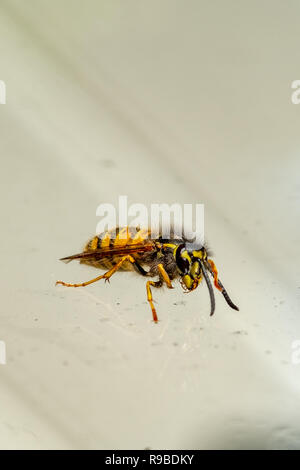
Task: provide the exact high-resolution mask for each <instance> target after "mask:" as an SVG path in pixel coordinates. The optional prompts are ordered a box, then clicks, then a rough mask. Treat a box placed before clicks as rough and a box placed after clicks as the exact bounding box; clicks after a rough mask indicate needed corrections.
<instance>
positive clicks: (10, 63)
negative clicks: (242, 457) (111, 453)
mask: <svg viewBox="0 0 300 470" xmlns="http://www.w3.org/2000/svg"><path fill="white" fill-rule="evenodd" d="M299 15H300V5H299V1H291V0H288V1H287V2H282V1H274V0H272V1H261V0H260V1H250V0H248V1H244V2H237V1H227V2H224V1H222V0H220V1H212V2H206V1H199V0H198V1H196V0H188V1H183V0H181V1H179V0H152V1H145V0H123V1H121V0H111V1H99V0H87V1H85V2H82V1H79V0H63V1H61V0H59V1H58V0H52V1H50V0H26V2H25V1H24V0H19V1H17V0H1V3H0V79H1V80H4V81H5V83H6V86H7V103H6V104H5V105H0V133H1V134H0V142H1V265H2V276H1V307H0V312H1V317H0V325H1V328H0V340H2V341H5V343H6V350H7V364H6V365H0V380H1V388H0V447H1V448H2V449H8V448H12V449H14V448H33V449H40V448H42V449H45V448H52V449H53V448H70V449H79V448H84V449H91V448H104V449H105V448H106V449H107V448H119V449H125V448H138V449H143V448H145V447H150V448H160V449H166V448H172V449H187V448H190V449H195V448H200V449H203V448H204V449H207V448H263V449H270V448H294V449H295V448H300V397H299V392H300V365H293V364H292V363H291V355H292V351H293V350H292V342H293V341H294V340H297V339H300V313H299V292H300V291H299V287H300V281H299V275H300V272H299V195H300V182H299V169H300V164H299V148H300V132H299V124H300V105H294V104H292V102H291V94H292V89H291V83H292V81H293V80H296V79H300V76H299V75H300V72H299V40H300V31H299ZM119 194H125V195H128V197H129V202H142V203H146V204H149V203H151V202H170V203H171V202H180V203H187V202H192V203H196V202H201V203H204V204H205V222H206V236H207V238H208V240H209V242H210V245H211V247H212V248H213V251H214V254H215V261H216V263H217V266H218V267H219V270H220V277H221V279H222V280H223V282H224V284H225V285H226V287H227V289H228V291H229V293H230V295H231V297H232V299H233V300H234V301H235V302H236V303H237V304H238V305H239V306H240V312H235V311H233V310H231V309H230V308H229V307H228V306H227V304H226V303H225V301H224V300H223V298H222V296H221V295H220V294H219V293H216V297H217V310H216V314H215V316H214V317H212V318H209V315H208V314H209V299H208V293H207V290H206V288H204V287H203V286H202V287H199V289H198V290H197V291H194V292H193V293H191V294H190V295H183V293H182V291H181V288H180V286H179V285H178V286H177V288H176V290H173V291H168V290H166V291H165V292H157V291H155V292H154V295H155V299H156V300H157V304H156V306H157V310H158V314H159V318H160V320H161V322H160V323H159V324H158V325H154V324H153V322H151V313H150V309H149V306H148V305H147V302H146V297H145V280H144V279H142V278H141V279H140V278H138V277H134V276H133V275H128V276H126V275H123V274H120V275H119V276H116V277H115V278H114V279H113V280H112V281H111V284H110V286H108V285H106V286H104V284H102V285H101V283H97V284H94V285H92V286H90V287H88V288H85V289H77V290H75V289H64V288H63V287H61V288H59V287H56V288H55V287H54V283H55V280H56V279H61V278H62V279H64V280H66V281H73V282H76V281H83V280H88V279H90V278H91V277H92V276H94V275H95V270H93V268H89V267H86V266H80V265H79V264H76V263H72V264H69V265H64V264H63V263H60V262H59V261H58V258H59V257H61V256H66V255H69V254H71V253H73V252H78V251H80V250H81V248H82V246H83V244H84V243H85V242H86V240H87V239H88V238H89V237H90V236H91V235H93V233H94V232H95V227H96V224H97V222H98V219H97V217H96V215H95V212H96V207H97V206H98V205H99V204H100V203H101V202H113V203H115V202H117V198H118V195H119Z"/></svg>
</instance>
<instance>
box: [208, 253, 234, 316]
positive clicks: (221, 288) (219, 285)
mask: <svg viewBox="0 0 300 470" xmlns="http://www.w3.org/2000/svg"><path fill="white" fill-rule="evenodd" d="M207 262H208V263H209V266H210V269H209V271H210V273H211V274H212V275H213V277H214V284H215V286H216V288H217V289H218V290H219V291H220V292H222V294H223V296H224V298H225V300H226V302H227V303H228V305H229V306H230V307H231V308H233V309H234V310H239V308H238V307H237V306H236V305H235V304H234V303H233V302H232V300H231V298H230V297H229V295H228V293H227V291H226V289H225V287H224V286H223V284H222V282H221V281H220V279H218V270H217V268H216V265H215V263H214V262H213V260H211V259H208V260H207Z"/></svg>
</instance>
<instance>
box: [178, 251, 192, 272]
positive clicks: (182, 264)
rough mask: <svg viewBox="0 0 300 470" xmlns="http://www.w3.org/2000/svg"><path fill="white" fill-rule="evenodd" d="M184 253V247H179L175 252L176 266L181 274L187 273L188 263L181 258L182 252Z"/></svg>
mask: <svg viewBox="0 0 300 470" xmlns="http://www.w3.org/2000/svg"><path fill="white" fill-rule="evenodd" d="M184 251H185V246H184V245H180V246H179V247H178V248H177V250H176V264H177V266H178V268H179V270H180V271H181V272H182V274H186V273H187V272H188V271H189V268H190V263H189V261H188V260H187V259H186V258H183V257H182V252H184Z"/></svg>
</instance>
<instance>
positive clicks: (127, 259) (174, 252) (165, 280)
mask: <svg viewBox="0 0 300 470" xmlns="http://www.w3.org/2000/svg"><path fill="white" fill-rule="evenodd" d="M150 236H151V231H150V230H149V229H139V228H131V227H123V228H118V227H117V228H116V229H113V230H110V231H107V232H104V233H102V234H100V235H96V236H94V237H93V238H92V239H91V240H89V242H88V243H87V244H86V246H85V248H84V251H83V252H82V253H78V254H75V255H71V256H67V257H65V258H61V261H65V262H70V261H72V260H76V259H77V260H79V261H80V263H84V264H88V265H90V266H94V267H96V268H99V269H102V270H105V271H106V272H105V273H104V274H102V275H101V276H97V277H95V278H94V279H91V280H90V281H86V282H82V283H80V284H70V283H67V282H63V281H57V282H56V285H57V284H61V285H63V286H66V287H84V286H88V285H89V284H92V283H94V282H97V281H100V280H101V279H104V280H105V282H106V281H109V280H110V278H111V276H112V275H113V274H114V273H116V272H117V271H135V272H136V273H138V274H139V275H141V276H144V277H145V278H156V280H148V281H147V282H146V292H147V300H148V302H149V304H150V307H151V310H152V316H153V321H154V322H155V323H157V322H158V317H157V313H156V310H155V307H154V304H153V297H152V291H151V287H154V288H160V287H162V286H163V285H165V286H167V288H169V289H173V285H172V281H175V280H177V279H179V281H180V283H181V286H182V288H183V290H184V291H185V292H192V291H193V290H195V289H196V288H197V287H198V286H199V284H200V283H201V282H202V280H203V279H204V281H205V283H206V285H207V288H208V292H209V296H210V315H213V314H214V311H215V296H214V291H213V287H212V284H211V281H210V276H212V280H213V283H214V285H215V287H216V288H217V289H218V290H219V291H220V292H221V293H222V294H223V296H224V298H225V300H226V302H227V304H228V305H229V306H230V307H231V308H233V309H234V310H239V309H238V307H237V306H236V305H234V303H233V302H232V301H231V299H230V297H229V295H228V294H227V292H226V290H225V288H224V286H223V284H222V283H221V281H220V279H219V277H218V271H217V268H216V266H215V263H214V262H213V260H212V259H209V258H208V256H210V252H209V250H208V249H207V248H206V247H205V246H204V245H201V244H198V245H197V244H194V245H193V244H191V243H188V242H187V240H185V239H184V238H179V237H178V238H177V237H175V236H174V237H171V238H169V239H164V238H163V237H162V235H161V234H158V235H157V236H155V237H152V238H151V237H150Z"/></svg>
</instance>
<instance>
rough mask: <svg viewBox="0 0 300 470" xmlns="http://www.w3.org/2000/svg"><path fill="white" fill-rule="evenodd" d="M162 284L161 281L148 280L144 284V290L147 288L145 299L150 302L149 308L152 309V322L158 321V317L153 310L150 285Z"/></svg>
mask: <svg viewBox="0 0 300 470" xmlns="http://www.w3.org/2000/svg"><path fill="white" fill-rule="evenodd" d="M162 285H163V282H162V281H156V282H155V281H148V282H147V284H146V290H147V300H148V302H149V304H150V307H151V310H152V315H153V321H154V323H158V318H157V313H156V310H155V307H154V305H153V297H152V292H151V287H150V286H153V287H161V286H162Z"/></svg>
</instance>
